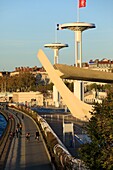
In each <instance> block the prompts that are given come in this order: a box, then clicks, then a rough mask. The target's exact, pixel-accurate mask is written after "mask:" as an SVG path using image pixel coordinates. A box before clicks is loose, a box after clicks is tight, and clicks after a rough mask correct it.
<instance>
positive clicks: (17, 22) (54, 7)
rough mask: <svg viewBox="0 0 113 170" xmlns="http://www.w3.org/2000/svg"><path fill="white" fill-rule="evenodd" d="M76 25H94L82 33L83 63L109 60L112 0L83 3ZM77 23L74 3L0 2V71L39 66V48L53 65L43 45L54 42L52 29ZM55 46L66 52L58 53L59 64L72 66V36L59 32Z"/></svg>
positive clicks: (46, 0) (51, 0) (41, 0)
mask: <svg viewBox="0 0 113 170" xmlns="http://www.w3.org/2000/svg"><path fill="white" fill-rule="evenodd" d="M86 1H87V7H86V8H80V21H81V22H89V23H94V24H95V25H96V28H95V29H92V30H87V31H85V32H83V61H86V62H88V61H89V60H90V59H96V58H99V59H103V58H108V59H113V0H108V1H107V0H86ZM76 21H77V0H0V71H3V70H7V71H13V70H14V69H15V67H19V66H29V67H33V66H41V64H40V62H39V61H38V59H37V57H36V56H37V52H38V50H39V49H40V48H41V49H43V50H44V52H45V53H46V54H47V56H48V58H49V60H50V61H51V63H53V51H52V50H50V49H47V48H44V44H46V43H53V42H54V41H55V25H56V24H57V23H60V24H64V23H70V22H76ZM57 34H58V42H60V43H67V44H68V45H69V47H68V48H65V49H62V50H61V51H60V53H59V63H63V64H64V63H65V64H69V65H73V64H74V33H73V32H72V31H70V30H59V31H57Z"/></svg>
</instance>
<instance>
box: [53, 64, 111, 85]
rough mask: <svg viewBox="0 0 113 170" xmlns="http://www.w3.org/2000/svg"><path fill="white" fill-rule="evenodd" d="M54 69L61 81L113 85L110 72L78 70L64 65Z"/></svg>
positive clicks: (56, 65) (56, 66)
mask: <svg viewBox="0 0 113 170" xmlns="http://www.w3.org/2000/svg"><path fill="white" fill-rule="evenodd" d="M54 68H55V69H57V70H58V71H59V73H60V74H59V75H60V76H61V78H63V79H71V80H85V81H92V82H103V83H113V73H110V72H104V71H97V70H91V69H85V68H78V67H74V66H69V65H66V64H65V65H64V64H55V65H54Z"/></svg>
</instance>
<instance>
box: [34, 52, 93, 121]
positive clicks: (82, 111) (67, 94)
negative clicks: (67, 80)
mask: <svg viewBox="0 0 113 170" xmlns="http://www.w3.org/2000/svg"><path fill="white" fill-rule="evenodd" d="M37 57H38V59H39V60H40V62H41V64H42V65H43V67H44V68H45V70H46V71H47V73H48V75H49V77H50V79H51V81H52V82H53V83H54V85H55V86H56V88H57V90H58V91H59V93H60V95H61V96H62V98H63V100H64V102H65V104H66V105H67V107H68V108H69V110H70V112H71V114H72V115H73V116H74V117H76V118H78V119H81V120H85V119H86V120H87V118H88V119H90V117H91V114H90V113H89V111H91V109H92V106H91V105H88V104H86V103H84V102H82V101H80V100H79V99H78V98H77V97H76V96H74V94H73V93H72V92H71V91H70V90H69V89H68V88H67V86H66V85H65V84H64V82H63V81H62V79H61V78H60V76H59V74H58V71H56V70H55V69H54V67H53V66H52V64H51V63H50V61H49V60H48V58H47V56H46V55H45V54H44V52H43V51H42V50H39V52H38V54H37Z"/></svg>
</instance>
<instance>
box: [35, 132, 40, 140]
mask: <svg viewBox="0 0 113 170" xmlns="http://www.w3.org/2000/svg"><path fill="white" fill-rule="evenodd" d="M39 136H40V134H39V132H38V131H36V133H35V139H37V140H38V141H39Z"/></svg>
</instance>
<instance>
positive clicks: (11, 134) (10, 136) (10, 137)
mask: <svg viewBox="0 0 113 170" xmlns="http://www.w3.org/2000/svg"><path fill="white" fill-rule="evenodd" d="M12 138H13V132H10V134H9V139H10V140H11V139H12Z"/></svg>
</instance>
